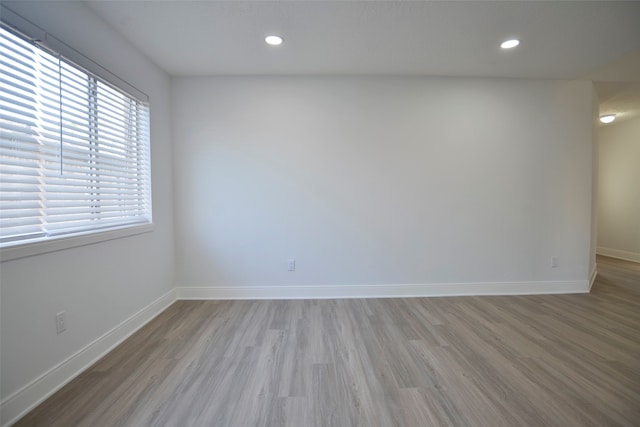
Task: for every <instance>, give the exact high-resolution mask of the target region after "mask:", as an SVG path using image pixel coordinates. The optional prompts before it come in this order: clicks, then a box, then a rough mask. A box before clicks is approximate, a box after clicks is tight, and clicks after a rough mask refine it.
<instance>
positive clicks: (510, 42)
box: [500, 39, 520, 49]
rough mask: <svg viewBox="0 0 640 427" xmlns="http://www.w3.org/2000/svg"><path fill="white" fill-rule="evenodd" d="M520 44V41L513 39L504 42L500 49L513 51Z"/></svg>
mask: <svg viewBox="0 0 640 427" xmlns="http://www.w3.org/2000/svg"><path fill="white" fill-rule="evenodd" d="M519 44H520V40H518V39H512V40H506V41H503V42H502V44H501V45H500V47H501V48H503V49H511V48H514V47H516V46H518V45H519Z"/></svg>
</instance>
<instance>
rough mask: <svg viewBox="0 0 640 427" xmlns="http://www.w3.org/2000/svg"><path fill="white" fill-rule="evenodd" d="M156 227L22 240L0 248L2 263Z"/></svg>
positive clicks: (113, 228) (133, 233)
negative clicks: (26, 241) (29, 240)
mask: <svg viewBox="0 0 640 427" xmlns="http://www.w3.org/2000/svg"><path fill="white" fill-rule="evenodd" d="M154 229H155V225H154V223H153V222H151V223H147V224H139V225H124V226H119V227H112V228H106V229H104V230H102V231H96V230H90V231H83V232H80V233H74V234H65V235H61V236H59V237H48V238H46V240H44V239H43V240H33V241H31V242H28V243H24V242H22V243H18V244H16V245H15V246H6V247H3V248H0V263H2V262H5V261H12V260H15V259H20V258H26V257H31V256H35V255H40V254H45V253H48V252H56V251H61V250H64V249H71V248H76V247H80V246H86V245H93V244H95V243H100V242H106V241H109V240H115V239H120V238H123V237H129V236H135V235H138V234H144V233H150V232H152V231H154Z"/></svg>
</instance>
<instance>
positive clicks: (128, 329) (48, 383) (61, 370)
mask: <svg viewBox="0 0 640 427" xmlns="http://www.w3.org/2000/svg"><path fill="white" fill-rule="evenodd" d="M175 300H176V292H175V288H174V289H172V290H170V291H169V292H167V293H166V294H164V295H162V296H161V297H160V298H158V299H157V300H155V301H153V302H152V303H151V304H149V305H148V306H146V307H145V308H143V309H142V310H140V311H138V312H137V313H136V314H134V315H133V316H131V317H129V318H128V319H126V320H125V321H123V322H122V323H120V324H119V325H118V326H116V327H115V328H113V329H111V330H110V331H109V332H107V333H106V334H104V335H102V336H101V337H99V338H97V339H96V340H94V341H93V342H91V343H90V344H89V345H87V346H86V347H84V348H83V349H81V350H80V351H78V352H77V353H75V354H74V355H72V356H71V357H69V358H67V359H66V360H64V361H62V362H61V363H59V364H58V365H56V366H54V367H53V368H51V369H50V370H48V371H47V372H45V373H44V374H42V375H40V376H39V377H38V378H36V379H35V380H33V381H32V382H30V383H29V384H27V385H26V386H24V387H22V388H21V389H20V390H18V391H16V392H15V393H12V394H11V395H9V396H7V397H6V398H5V399H3V400H2V403H0V414H1V416H2V418H1V422H0V424H1V425H2V426H5V427H6V426H10V425H11V424H13V423H15V422H17V421H18V420H19V419H20V418H21V417H23V416H24V415H26V413H27V412H29V411H30V410H31V409H33V408H35V407H36V406H37V405H39V404H40V403H41V402H42V401H44V400H45V399H46V398H48V397H49V396H51V395H52V394H53V393H55V392H56V391H58V390H59V389H60V388H61V387H62V386H64V385H65V384H67V383H68V382H69V381H71V380H72V379H74V378H75V377H76V376H78V375H79V374H80V373H81V372H83V371H84V370H85V369H87V368H88V367H89V366H91V365H93V364H94V363H95V362H97V361H98V360H99V359H100V358H102V357H103V356H104V355H105V354H107V353H108V352H110V351H111V350H113V349H114V348H115V347H116V346H117V345H118V344H120V343H121V342H122V341H124V340H125V339H127V338H128V337H129V336H131V335H132V334H133V333H134V332H136V331H137V330H138V329H140V328H141V327H143V326H144V325H146V324H147V323H148V322H149V321H151V320H152V319H153V318H154V317H156V316H157V315H158V314H160V313H162V312H163V311H164V310H165V309H166V308H167V307H168V306H169V305H171V304H172V303H173V302H174V301H175Z"/></svg>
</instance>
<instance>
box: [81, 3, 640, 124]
mask: <svg viewBox="0 0 640 427" xmlns="http://www.w3.org/2000/svg"><path fill="white" fill-rule="evenodd" d="M87 3H88V4H89V5H90V7H91V8H92V9H93V10H94V11H95V12H96V13H97V14H99V15H100V16H102V17H103V18H104V19H105V20H106V21H107V22H108V23H109V24H110V25H111V26H113V27H114V28H115V29H116V30H118V31H119V32H120V33H121V34H123V35H124V36H125V37H126V38H127V39H129V40H130V41H131V43H133V44H134V45H135V46H137V47H138V49H139V50H141V51H142V52H144V53H145V54H146V55H147V56H148V57H149V58H150V59H151V60H152V61H153V62H155V63H156V64H157V65H159V66H160V67H161V68H163V69H164V70H165V71H167V72H168V73H169V74H171V75H174V76H200V75H265V74H270V75H273V74H303V75H319V74H385V75H438V76H472V77H510V78H536V79H580V78H589V79H593V80H596V81H602V82H637V83H639V84H640V2H638V1H635V2H629V1H627V2H617V1H600V2H593V1H592V2H583V1H539V0H538V1H479V0H475V1H451V0H450V1H402V0H401V1H397V0H396V1H348V0H347V1H309V0H306V1H304V0H298V1H240V0H231V1H187V0H181V1H176V0H173V1H171V0H170V1H131V0H130V1H105V0H89V1H87ZM271 33H276V34H280V35H282V36H283V37H284V38H285V43H284V44H283V45H282V46H278V47H272V46H268V45H266V44H265V43H264V36H265V35H267V34H271ZM513 37H515V38H519V39H521V40H522V44H521V46H519V47H518V48H516V49H514V50H511V51H504V50H501V49H500V48H499V43H500V42H501V41H502V40H504V39H507V38H513ZM615 88H617V89H619V90H620V89H621V92H617V93H618V95H619V96H621V93H624V92H625V90H626V89H625V88H627V89H628V88H629V85H627V86H622V85H618V86H615V87H614V86H613V85H609V86H608V87H604V86H603V87H600V86H599V87H598V90H599V92H602V93H606V94H607V95H606V96H607V97H608V98H609V100H611V99H613V98H615ZM635 94H636V95H637V92H636V93H635ZM601 96H602V95H601ZM634 97H636V96H635V95H634V96H632V97H631V98H632V99H631V100H633V99H634ZM638 98H639V99H638V102H637V104H638V105H635V104H634V105H635V106H631V105H630V104H629V103H630V102H631V101H629V100H628V102H627V104H628V105H627V107H631V108H637V112H638V113H640V97H638ZM633 114H635V113H633Z"/></svg>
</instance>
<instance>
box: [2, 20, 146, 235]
mask: <svg viewBox="0 0 640 427" xmlns="http://www.w3.org/2000/svg"><path fill="white" fill-rule="evenodd" d="M0 87H1V89H2V90H1V92H0V247H7V246H13V245H18V244H22V243H28V242H34V241H42V240H48V239H52V238H56V237H64V236H68V235H77V234H80V233H87V232H91V231H103V230H108V229H111V228H118V227H125V226H134V225H141V224H148V223H150V222H151V189H150V169H149V161H150V158H149V131H148V130H149V109H148V105H147V104H146V103H145V102H142V101H139V100H137V99H136V98H134V97H132V96H129V95H127V94H125V93H124V92H122V91H120V90H117V89H115V88H114V87H113V86H111V85H109V84H107V83H105V82H103V81H101V80H100V79H98V78H96V77H95V76H94V75H93V74H91V73H88V72H86V71H84V70H83V69H81V68H80V67H77V66H75V65H73V64H72V63H71V62H68V61H66V60H65V59H64V58H61V57H59V56H55V55H53V54H51V53H50V52H48V51H46V50H44V49H43V48H41V47H39V46H37V45H35V44H32V43H30V42H28V41H26V40H23V39H22V38H21V37H18V36H16V35H15V34H13V33H12V32H10V31H7V30H6V29H5V28H0Z"/></svg>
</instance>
